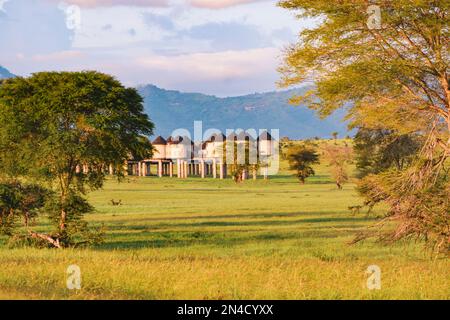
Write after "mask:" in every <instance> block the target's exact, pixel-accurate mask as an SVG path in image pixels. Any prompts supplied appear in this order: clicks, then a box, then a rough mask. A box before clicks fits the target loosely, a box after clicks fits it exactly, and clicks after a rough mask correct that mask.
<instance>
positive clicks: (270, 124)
mask: <svg viewBox="0 0 450 320" xmlns="http://www.w3.org/2000/svg"><path fill="white" fill-rule="evenodd" d="M307 89H308V88H306V87H304V88H300V89H292V90H287V91H274V92H266V93H255V94H249V95H244V96H237V97H227V98H219V97H216V96H211V95H205V94H201V93H183V92H179V91H174V90H165V89H161V88H158V87H156V86H154V85H146V86H141V87H139V88H138V91H139V93H140V94H141V95H142V96H143V97H144V101H145V110H146V112H147V113H148V114H149V115H150V118H151V119H152V121H153V122H154V123H155V124H156V128H155V134H156V135H162V136H164V137H167V136H169V135H171V133H172V131H173V130H175V129H178V128H186V129H188V130H189V131H190V132H193V124H194V121H197V120H198V121H202V122H203V123H202V125H203V131H205V130H206V129H209V128H215V129H219V130H221V131H222V132H224V133H225V132H226V129H238V128H239V129H246V130H247V129H251V128H252V129H256V131H257V132H258V131H259V129H269V130H270V129H279V130H280V137H284V136H287V137H289V138H291V139H306V138H313V137H316V136H317V137H321V138H324V137H330V136H331V133H332V132H338V133H339V134H340V136H345V135H347V125H346V123H344V122H343V121H342V119H343V115H344V114H343V112H338V113H335V114H333V115H332V116H330V117H329V118H327V119H324V120H321V119H319V117H318V116H317V115H316V114H315V112H314V111H312V110H310V109H308V108H307V107H306V106H293V105H291V104H289V99H290V98H291V97H292V96H293V95H296V94H301V93H302V92H304V91H306V90H307Z"/></svg>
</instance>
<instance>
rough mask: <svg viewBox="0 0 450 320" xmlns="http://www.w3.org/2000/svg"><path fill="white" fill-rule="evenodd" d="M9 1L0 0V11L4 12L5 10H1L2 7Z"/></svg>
mask: <svg viewBox="0 0 450 320" xmlns="http://www.w3.org/2000/svg"><path fill="white" fill-rule="evenodd" d="M8 1H9V0H0V11H3V12H5V9H4V8H3V6H4V5H5V3H6V2H8Z"/></svg>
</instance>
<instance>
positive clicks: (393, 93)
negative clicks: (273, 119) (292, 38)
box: [280, 0, 450, 248]
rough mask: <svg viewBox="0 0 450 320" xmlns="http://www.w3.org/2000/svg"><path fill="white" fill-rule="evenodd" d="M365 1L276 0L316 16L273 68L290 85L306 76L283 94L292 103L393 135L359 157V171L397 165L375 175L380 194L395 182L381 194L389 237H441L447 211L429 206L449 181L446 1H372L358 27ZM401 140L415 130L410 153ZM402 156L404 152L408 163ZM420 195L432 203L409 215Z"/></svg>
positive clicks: (449, 221)
mask: <svg viewBox="0 0 450 320" xmlns="http://www.w3.org/2000/svg"><path fill="white" fill-rule="evenodd" d="M369 4H370V2H368V1H365V0H352V1H350V0H344V1H339V0H332V1H330V0H314V1H313V0H282V1H280V6H282V7H284V8H287V9H289V10H298V12H300V14H299V17H304V18H305V17H306V18H313V19H316V20H317V21H318V23H317V24H316V25H315V27H314V28H312V29H305V30H303V31H302V32H301V34H300V39H299V41H298V43H297V44H296V45H292V46H291V47H290V48H288V49H287V51H286V55H285V62H284V64H283V66H282V67H281V68H280V71H281V73H282V76H283V78H282V80H281V84H282V85H284V86H292V85H297V84H299V83H302V82H303V81H304V80H306V79H308V80H311V79H313V80H314V81H315V87H314V88H312V89H311V90H310V91H309V92H308V93H306V94H303V95H301V96H296V97H293V98H292V102H293V103H305V102H308V103H309V105H310V106H311V108H313V109H315V110H317V111H318V112H319V114H320V115H321V116H323V117H325V116H328V115H330V114H332V113H333V112H334V111H335V110H337V109H345V110H347V119H349V120H350V122H351V126H352V127H358V128H360V127H362V128H365V129H368V130H381V131H384V132H395V135H397V136H399V137H403V138H402V139H401V140H402V141H398V142H396V143H394V144H391V143H388V144H384V145H383V148H384V149H383V150H382V151H381V152H382V153H378V154H377V155H375V156H379V157H380V158H381V160H380V161H381V163H367V162H370V161H371V160H369V161H368V159H367V158H366V159H360V160H361V161H363V162H364V161H366V163H363V166H364V167H366V168H368V167H370V166H375V167H378V168H375V169H374V170H375V171H377V170H378V169H380V168H379V166H380V165H382V166H388V167H389V166H390V165H391V164H393V163H395V162H396V161H400V162H398V163H397V167H401V170H402V171H401V172H398V170H397V171H396V170H388V171H382V172H381V173H380V175H381V176H380V180H379V184H380V190H381V189H384V187H383V186H385V185H387V184H389V185H390V186H392V185H395V186H396V190H392V192H387V191H385V192H382V194H384V195H385V196H381V198H382V199H385V200H384V201H383V202H384V203H385V204H387V205H388V206H389V210H388V213H387V216H386V220H387V221H391V220H394V221H396V222H397V224H398V228H395V229H394V231H392V229H391V232H392V233H391V238H393V239H396V240H398V239H401V238H403V237H409V236H410V235H411V232H412V233H415V234H416V235H423V234H426V235H427V236H426V239H436V238H439V239H441V238H440V237H442V236H443V237H447V238H446V240H445V241H447V242H449V241H450V238H449V237H448V228H449V226H450V213H449V212H448V211H447V212H445V210H444V211H442V209H441V208H442V206H441V205H439V203H440V197H441V196H442V195H443V194H442V192H444V194H445V192H446V191H445V190H448V188H449V186H450V181H449V179H448V173H447V172H448V170H449V168H448V158H449V157H450V132H449V130H450V78H449V74H450V72H449V65H450V54H449V53H450V42H449V41H448V39H449V38H450V27H449V26H450V14H449V11H450V2H449V1H448V0H436V1H428V0H414V1H413V0H398V1H379V2H377V3H374V4H375V5H377V6H378V7H379V8H380V11H381V25H380V26H377V27H373V26H371V25H370V24H369V23H368V21H369V19H370V18H371V17H370V15H369V13H368V6H369ZM406 136H409V137H416V136H419V140H421V141H423V142H422V143H421V148H420V150H419V149H416V150H414V146H413V144H411V141H409V140H408V139H406V138H405V137H406ZM372 142H373V141H372ZM372 147H373V146H367V148H368V149H367V150H369V149H370V148H372ZM391 147H392V148H394V149H395V148H397V147H400V148H401V150H392V149H391ZM364 148H366V147H364ZM410 152H412V153H413V155H412V157H411V159H408V156H407V155H408V153H410ZM403 160H406V161H403ZM375 161H376V160H375ZM408 163H409V165H408V166H406V167H405V164H408ZM360 165H361V163H360ZM369 171H370V170H369ZM341 173H342V172H336V174H341ZM386 180H387V181H389V182H387V183H385V182H383V181H386ZM438 182H439V183H438ZM436 188H438V189H439V190H441V191H440V192H437V190H436ZM389 190H390V189H389ZM398 190H401V193H400V192H397V191H398ZM394 191H395V192H394ZM419 195H420V196H419ZM424 199H428V200H427V201H428V202H429V203H430V204H432V205H433V206H429V207H428V208H427V209H426V210H425V208H424V210H421V209H417V210H418V211H414V210H413V213H411V212H410V210H412V209H414V208H415V206H414V205H413V203H414V202H415V201H417V202H418V206H417V208H420V207H421V205H420V203H425V202H424ZM368 200H369V201H370V199H368ZM444 207H445V206H444ZM426 212H428V216H429V218H430V219H431V220H433V221H434V219H433V218H432V217H433V216H434V215H435V214H436V215H438V216H439V215H440V212H445V215H444V216H443V217H444V218H443V219H441V220H439V221H440V223H439V227H437V228H431V229H430V228H429V227H428V226H429V225H428V223H427V222H426V221H425V219H428V218H427V217H426V215H425V213H426ZM394 218H395V219H394ZM379 225H381V224H379ZM412 225H414V228H410V227H409V226H412ZM430 241H431V240H430ZM431 242H432V241H431ZM433 243H441V240H439V241H437V242H433ZM437 247H439V248H442V246H440V245H437V246H436V248H437Z"/></svg>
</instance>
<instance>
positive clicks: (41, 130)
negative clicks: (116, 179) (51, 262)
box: [0, 71, 153, 247]
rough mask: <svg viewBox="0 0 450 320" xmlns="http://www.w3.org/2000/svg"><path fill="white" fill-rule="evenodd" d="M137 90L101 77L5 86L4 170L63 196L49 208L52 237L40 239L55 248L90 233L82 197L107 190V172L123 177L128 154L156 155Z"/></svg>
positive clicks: (0, 89) (53, 75) (0, 92)
mask: <svg viewBox="0 0 450 320" xmlns="http://www.w3.org/2000/svg"><path fill="white" fill-rule="evenodd" d="M142 102H143V100H142V98H141V96H139V94H138V93H137V91H136V90H135V89H132V88H126V87H124V86H122V85H121V84H120V82H118V81H117V80H115V79H114V78H113V77H111V76H109V75H105V74H101V73H98V72H93V71H88V72H42V73H36V74H34V75H33V76H31V77H29V78H21V77H19V78H14V79H9V80H6V81H3V83H2V84H1V85H0V122H1V123H2V126H1V128H0V172H1V173H2V176H3V177H4V178H5V177H9V178H10V179H18V178H20V177H26V178H27V179H35V180H36V181H39V182H40V183H44V182H45V183H48V184H50V185H51V187H52V188H53V189H54V190H55V191H56V192H57V195H58V196H57V197H56V198H52V201H50V202H49V203H48V204H47V206H46V207H47V213H48V214H49V216H50V219H51V221H53V223H54V225H55V230H54V232H52V233H50V234H39V233H36V232H31V231H30V234H31V235H32V236H34V237H39V238H41V239H45V240H48V242H50V243H51V244H52V245H54V246H55V247H65V246H70V245H73V244H74V243H75V242H79V241H83V239H82V238H83V237H85V236H86V235H89V230H88V229H87V225H86V223H85V222H84V221H83V220H82V216H83V214H85V213H87V212H90V211H91V210H92V207H91V206H90V205H89V204H88V203H87V201H86V200H85V199H84V197H83V195H84V194H85V193H86V192H87V191H88V189H97V188H101V187H102V184H103V181H104V178H105V171H106V167H107V166H109V165H113V166H114V167H115V171H116V172H117V173H118V175H119V176H120V175H122V174H123V172H124V170H126V169H125V168H124V163H125V161H126V160H127V159H129V158H130V157H133V158H135V159H140V158H143V157H147V156H150V154H151V151H152V148H151V144H150V143H149V141H148V139H147V138H144V137H143V136H144V135H151V134H152V130H153V124H152V122H151V121H150V120H149V118H148V116H147V115H146V114H145V113H144V109H143V105H142Z"/></svg>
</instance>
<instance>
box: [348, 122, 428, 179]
mask: <svg viewBox="0 0 450 320" xmlns="http://www.w3.org/2000/svg"><path fill="white" fill-rule="evenodd" d="M420 146H421V142H420V136H418V135H398V134H396V133H395V132H393V131H389V130H381V129H379V130H370V129H364V128H360V129H359V130H358V133H357V134H356V135H355V139H354V151H355V158H356V167H357V168H358V170H359V172H358V175H359V177H361V178H362V177H364V176H367V175H368V174H377V173H380V172H383V171H386V170H389V169H391V168H393V169H395V170H399V171H401V170H403V169H405V168H406V167H408V166H409V165H411V162H412V160H413V159H414V155H415V154H417V152H418V151H419V149H420Z"/></svg>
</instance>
